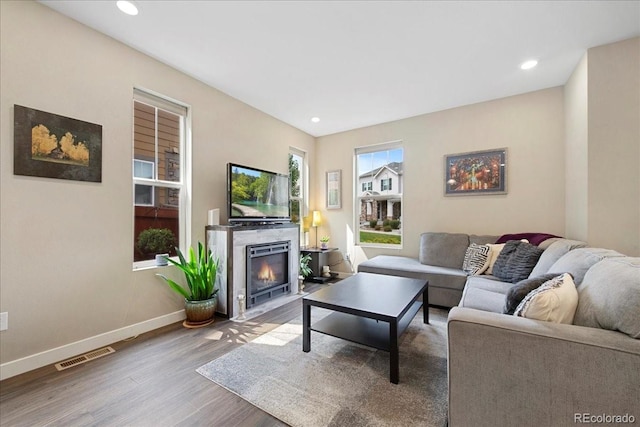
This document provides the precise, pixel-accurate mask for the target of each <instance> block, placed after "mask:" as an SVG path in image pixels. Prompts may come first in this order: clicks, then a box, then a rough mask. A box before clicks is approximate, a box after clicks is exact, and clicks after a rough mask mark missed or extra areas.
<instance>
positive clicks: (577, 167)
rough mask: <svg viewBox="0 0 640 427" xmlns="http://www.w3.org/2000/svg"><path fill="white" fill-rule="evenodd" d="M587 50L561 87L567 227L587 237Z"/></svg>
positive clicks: (585, 238) (586, 238)
mask: <svg viewBox="0 0 640 427" xmlns="http://www.w3.org/2000/svg"><path fill="white" fill-rule="evenodd" d="M587 89H588V74H587V54H585V55H584V57H583V58H582V60H581V61H580V62H579V63H578V66H577V67H576V68H575V70H574V71H573V73H572V74H571V77H570V78H569V81H567V84H566V85H565V87H564V112H565V117H564V120H565V149H566V157H565V170H566V190H567V191H566V210H567V213H566V225H565V227H566V230H567V234H569V235H571V236H573V237H574V238H575V239H578V240H583V241H588V239H589V231H588V215H587V210H586V209H585V206H587V200H588V194H589V185H588V182H589V181H588V180H589V175H588V171H589V161H588V153H589V150H588V147H587V145H588V126H589V118H588V108H587V95H588V92H587Z"/></svg>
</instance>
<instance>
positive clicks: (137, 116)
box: [133, 90, 189, 261]
mask: <svg viewBox="0 0 640 427" xmlns="http://www.w3.org/2000/svg"><path fill="white" fill-rule="evenodd" d="M187 115H188V109H187V107H184V106H182V105H178V104H176V103H174V102H171V101H170V100H167V99H164V98H161V97H156V96H155V95H150V94H146V93H143V92H141V91H137V90H134V108H133V119H134V129H133V133H134V137H133V178H134V212H135V213H134V235H133V253H134V261H143V260H150V259H154V258H155V255H156V253H169V254H170V255H171V256H173V255H175V250H174V249H173V248H174V247H175V246H178V245H184V243H185V241H184V240H185V239H184V238H183V239H182V241H181V233H180V225H181V224H182V225H183V226H184V225H185V224H184V222H185V221H187V220H188V219H186V218H185V217H184V215H185V209H187V208H188V206H187V203H184V202H181V200H180V198H181V197H182V195H184V194H186V192H183V189H184V187H183V186H182V185H181V184H182V179H183V178H182V177H183V176H184V175H185V172H186V173H189V171H188V170H182V169H186V168H188V167H189V165H188V164H185V163H184V162H185V160H186V159H184V158H182V157H181V150H182V149H183V146H184V144H186V143H187V141H185V140H184V138H185V135H186V129H185V126H187V121H186V117H187ZM139 178H144V179H147V180H152V182H149V183H148V184H147V183H146V182H141V181H140V180H138V179H139ZM160 181H171V182H173V183H176V184H177V186H178V187H177V188H169V187H166V186H164V185H163V184H162V182H160ZM187 202H188V201H187ZM181 218H182V219H183V221H180V219H181ZM146 230H152V231H151V232H145V231H146ZM143 232H144V233H143ZM141 233H142V234H141ZM141 236H142V237H141ZM154 242H155V244H154ZM161 243H164V245H163V244H161Z"/></svg>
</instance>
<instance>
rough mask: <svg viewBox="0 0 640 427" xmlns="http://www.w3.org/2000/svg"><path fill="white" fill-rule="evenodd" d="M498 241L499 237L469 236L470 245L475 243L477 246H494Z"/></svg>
mask: <svg viewBox="0 0 640 427" xmlns="http://www.w3.org/2000/svg"><path fill="white" fill-rule="evenodd" d="M496 240H498V236H487V235H477V234H470V235H469V243H470V244H471V243H475V244H476V245H487V244H489V243H491V244H493V243H495V242H496Z"/></svg>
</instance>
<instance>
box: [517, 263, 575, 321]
mask: <svg viewBox="0 0 640 427" xmlns="http://www.w3.org/2000/svg"><path fill="white" fill-rule="evenodd" d="M577 306H578V291H577V290H576V285H575V284H574V283H573V279H572V278H571V275H570V274H569V273H565V274H562V275H560V276H557V277H555V278H553V279H551V280H547V281H546V282H545V283H543V284H542V285H541V286H539V287H538V288H537V289H534V290H533V291H531V292H529V293H528V294H527V296H525V297H524V299H523V300H522V302H520V304H518V307H516V310H515V311H514V313H513V314H514V315H515V316H520V317H526V318H527V319H535V320H543V321H547V322H554V323H565V324H569V325H570V324H571V323H573V317H574V315H575V312H576V307H577Z"/></svg>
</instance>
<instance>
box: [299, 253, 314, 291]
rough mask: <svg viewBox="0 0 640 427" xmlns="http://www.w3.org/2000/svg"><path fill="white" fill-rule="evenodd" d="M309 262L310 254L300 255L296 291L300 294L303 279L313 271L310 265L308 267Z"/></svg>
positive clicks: (302, 287)
mask: <svg viewBox="0 0 640 427" xmlns="http://www.w3.org/2000/svg"><path fill="white" fill-rule="evenodd" d="M309 262H311V254H306V255H303V256H301V257H300V270H299V272H298V293H299V294H301V293H302V290H303V289H304V279H305V278H306V277H308V276H311V274H312V273H313V271H311V267H309Z"/></svg>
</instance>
